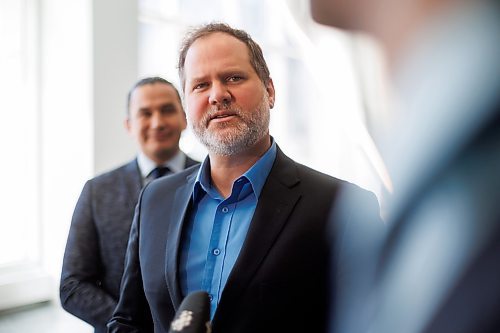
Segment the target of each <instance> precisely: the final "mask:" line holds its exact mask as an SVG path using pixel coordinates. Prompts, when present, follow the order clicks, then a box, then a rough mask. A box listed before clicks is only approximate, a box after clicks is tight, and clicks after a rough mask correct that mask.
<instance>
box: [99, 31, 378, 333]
mask: <svg viewBox="0 0 500 333" xmlns="http://www.w3.org/2000/svg"><path fill="white" fill-rule="evenodd" d="M179 76H180V81H181V82H182V89H183V91H184V94H185V101H186V110H187V115H188V119H189V122H190V125H191V126H192V129H193V131H194V133H195V134H196V136H197V137H198V139H199V140H200V141H201V142H202V143H203V144H204V146H205V147H207V150H208V152H209V154H208V157H207V159H205V161H204V162H203V163H202V165H201V166H200V167H195V168H191V169H188V170H185V171H184V172H181V173H179V174H176V175H174V176H172V177H168V178H164V179H161V180H159V181H157V182H154V183H151V184H150V185H148V186H147V187H146V188H145V189H144V191H143V192H142V195H141V197H140V198H139V202H138V205H137V210H136V214H135V217H134V222H133V225H132V230H131V237H130V242H129V246H128V249H127V262H126V268H125V273H124V277H123V281H122V286H121V292H120V301H119V303H118V306H117V308H116V310H115V312H114V314H113V318H112V320H111V321H110V323H109V324H108V327H109V328H110V332H138V331H141V332H152V331H153V330H154V331H155V332H157V333H161V332H167V331H168V330H169V327H170V323H171V321H172V319H173V317H174V312H175V311H176V310H177V308H178V307H179V304H180V303H181V301H182V299H183V298H184V297H185V296H186V295H188V294H190V293H191V292H194V291H197V290H204V291H206V292H207V293H208V294H209V295H210V318H211V319H212V327H213V331H214V332H218V333H225V332H227V333H233V332H234V333H235V332H238V333H246V332H248V333H250V332H251V333H255V332H260V333H266V332H317V333H321V332H325V330H326V318H327V313H328V312H327V306H328V304H327V303H328V291H327V290H328V263H329V244H328V242H327V240H326V238H325V232H326V225H327V221H328V214H329V211H330V207H331V202H332V201H333V200H334V199H335V196H336V193H337V190H338V189H339V188H340V187H341V186H348V187H351V188H353V191H357V192H362V193H363V194H364V195H365V196H366V197H370V199H371V201H370V202H371V206H370V207H368V206H367V207H362V209H373V210H374V211H378V205H377V202H376V199H375V197H374V196H373V195H370V194H369V193H367V192H366V191H364V190H361V189H359V188H357V187H356V186H354V185H352V184H347V183H345V182H343V181H340V180H338V179H335V178H332V177H330V176H327V175H325V174H321V173H319V172H317V171H315V170H312V169H310V168H308V167H306V166H303V165H300V164H298V163H296V162H294V161H293V160H291V159H290V158H288V157H287V156H286V155H285V154H284V153H283V152H282V151H281V150H280V148H279V147H278V145H277V143H276V141H275V140H274V139H273V138H272V137H271V136H270V134H269V122H270V110H271V109H272V108H273V106H274V103H275V90H274V84H273V81H272V79H271V77H270V73H269V69H268V67H267V64H266V62H265V60H264V56H263V54H262V50H261V48H260V46H259V45H258V44H257V43H256V42H255V41H254V40H252V38H251V37H250V36H249V35H248V34H247V33H246V32H244V31H242V30H237V29H233V28H231V27H229V26H227V25H225V24H208V25H205V26H202V27H200V28H198V29H195V30H194V31H192V32H191V33H190V34H189V35H187V37H186V38H185V40H184V43H183V46H182V48H181V51H180V56H179Z"/></svg>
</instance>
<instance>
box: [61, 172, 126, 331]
mask: <svg viewBox="0 0 500 333" xmlns="http://www.w3.org/2000/svg"><path fill="white" fill-rule="evenodd" d="M98 239H99V237H98V235H97V231H96V227H95V223H94V217H93V209H92V182H91V181H89V182H87V183H86V184H85V186H84V188H83V190H82V193H81V195H80V198H79V199H78V202H77V204H76V208H75V211H74V213H73V218H72V221H71V227H70V231H69V236H68V241H67V243H66V251H65V253H64V260H63V267H62V274H61V283H60V290H59V291H60V298H61V305H62V307H63V308H64V309H65V310H66V311H68V312H69V313H71V314H73V315H75V316H77V317H79V318H80V319H82V320H84V321H86V322H87V323H89V324H91V325H92V326H94V327H96V328H97V327H102V328H104V327H105V325H106V322H107V321H108V320H109V318H110V317H111V315H112V312H113V309H114V308H115V306H116V300H115V299H113V297H111V296H110V295H109V294H108V293H107V292H106V291H105V290H103V289H102V288H100V279H101V274H102V273H101V267H102V263H101V258H100V255H99V244H98Z"/></svg>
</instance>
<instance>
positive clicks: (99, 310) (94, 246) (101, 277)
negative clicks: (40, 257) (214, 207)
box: [60, 77, 197, 333]
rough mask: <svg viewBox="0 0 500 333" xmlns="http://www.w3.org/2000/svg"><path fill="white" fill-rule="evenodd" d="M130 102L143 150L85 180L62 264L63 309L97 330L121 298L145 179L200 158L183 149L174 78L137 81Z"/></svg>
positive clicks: (129, 123) (132, 127) (129, 120)
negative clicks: (124, 270) (110, 168)
mask: <svg viewBox="0 0 500 333" xmlns="http://www.w3.org/2000/svg"><path fill="white" fill-rule="evenodd" d="M127 104H128V111H127V117H126V120H125V126H126V128H127V130H128V131H129V133H130V134H131V136H132V137H133V138H134V140H135V141H136V142H137V144H138V146H139V154H138V156H137V158H135V159H134V160H132V161H130V162H128V163H127V164H125V165H122V166H120V167H119V168H117V169H114V170H112V171H109V172H106V173H104V174H102V175H99V176H97V177H95V178H93V179H91V180H89V181H88V182H87V183H86V184H85V186H84V188H83V190H82V193H81V195H80V198H79V200H78V203H77V205H76V208H75V211H74V213H73V219H72V221H71V227H70V231H69V236H68V242H67V244H66V251H65V254H64V262H63V268H62V276H61V285H60V296H61V304H62V306H63V308H64V309H65V310H66V311H68V312H70V313H72V314H73V315H75V316H77V317H79V318H81V319H83V320H84V321H86V322H87V323H89V324H90V325H92V326H94V328H95V332H96V333H101V332H106V323H107V321H108V320H109V319H110V318H111V314H112V313H113V310H114V308H115V306H116V303H117V302H118V295H119V290H120V281H121V277H122V274H123V264H124V260H125V250H126V248H127V242H128V236H129V231H130V225H131V224H132V219H133V216H134V207H135V204H136V202H137V198H138V197H139V191H140V190H141V188H142V186H143V184H144V183H148V182H150V181H152V180H153V179H154V178H158V177H160V176H162V175H165V174H171V173H174V172H178V171H181V170H183V169H185V168H186V167H189V166H192V165H194V164H196V163H197V162H195V161H193V160H192V159H191V158H189V157H188V156H187V155H185V154H184V153H183V152H182V151H180V149H179V139H180V137H181V132H182V131H183V130H184V129H185V128H186V115H185V113H184V110H183V108H182V105H181V100H180V97H179V93H178V92H177V89H176V88H175V87H174V86H173V85H172V84H171V83H170V82H168V81H166V80H164V79H162V78H159V77H152V78H146V79H143V80H141V81H139V82H137V83H136V84H135V85H134V87H133V88H132V89H131V91H130V93H129V95H128V100H127ZM167 168H168V169H167Z"/></svg>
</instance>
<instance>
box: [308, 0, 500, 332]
mask: <svg viewBox="0 0 500 333" xmlns="http://www.w3.org/2000/svg"><path fill="white" fill-rule="evenodd" d="M499 6H500V5H499V2H498V1H496V0H491V1H490V0H407V1H401V0H351V1H338V0H311V8H312V15H313V18H314V19H315V20H316V21H318V22H319V23H323V24H327V25H331V26H335V27H339V28H344V29H350V30H361V31H364V32H368V33H370V34H372V35H373V36H374V37H376V38H378V39H379V41H380V42H381V43H382V45H383V46H384V47H385V50H386V52H387V55H388V59H389V67H390V69H391V75H392V79H393V80H392V81H393V85H394V89H395V92H396V95H397V98H398V101H397V103H398V104H397V105H398V110H397V113H398V114H397V119H396V120H395V121H394V124H393V129H392V130H391V131H390V133H389V135H388V137H387V140H386V141H385V142H383V143H382V149H381V150H382V154H383V155H384V157H385V160H386V162H387V167H388V169H389V172H390V174H391V175H392V177H393V179H392V180H393V185H394V195H393V197H392V198H391V199H390V200H389V203H388V206H389V210H388V232H387V233H378V232H372V231H371V230H370V229H371V227H370V226H367V225H366V224H363V223H357V224H354V229H356V231H357V232H356V233H351V234H350V238H349V239H347V240H346V241H347V242H351V243H352V244H353V245H352V248H353V249H354V250H353V251H352V254H353V256H352V260H349V262H348V263H344V262H343V263H342V264H343V265H344V266H343V273H344V274H343V276H342V277H341V278H339V279H337V280H336V288H335V293H334V299H335V301H336V302H335V303H336V310H335V312H334V313H333V314H332V325H331V331H332V332H336V333H337V332H339V333H344V332H348V333H358V332H371V333H401V332H404V333H423V332H425V333H444V332H453V333H460V332H474V333H481V332H485V333H486V332H488V333H489V332H500V316H499V313H500V312H499V311H500V283H499V282H498V281H500V265H499V263H500V204H499V203H498V201H499V198H500V171H499V170H500V108H499V107H500V9H499ZM346 202H347V203H346ZM349 203H350V204H351V205H356V199H352V198H346V200H345V202H343V204H344V205H347V206H343V207H337V210H336V212H337V216H339V215H340V216H343V215H345V214H344V211H343V209H344V208H345V207H348V206H349ZM335 244H337V243H335ZM356 244H357V245H356Z"/></svg>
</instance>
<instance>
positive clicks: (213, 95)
mask: <svg viewBox="0 0 500 333" xmlns="http://www.w3.org/2000/svg"><path fill="white" fill-rule="evenodd" d="M208 102H209V103H210V105H213V106H216V105H220V106H222V105H228V104H229V103H231V93H230V92H229V90H228V89H227V87H226V86H225V85H224V84H222V83H214V84H212V86H211V88H210V95H209V97H208Z"/></svg>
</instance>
